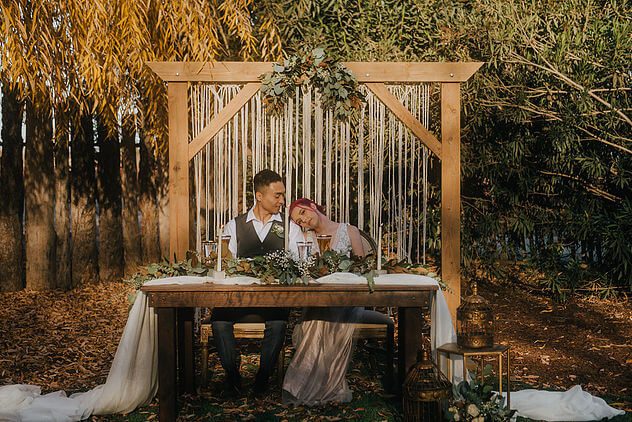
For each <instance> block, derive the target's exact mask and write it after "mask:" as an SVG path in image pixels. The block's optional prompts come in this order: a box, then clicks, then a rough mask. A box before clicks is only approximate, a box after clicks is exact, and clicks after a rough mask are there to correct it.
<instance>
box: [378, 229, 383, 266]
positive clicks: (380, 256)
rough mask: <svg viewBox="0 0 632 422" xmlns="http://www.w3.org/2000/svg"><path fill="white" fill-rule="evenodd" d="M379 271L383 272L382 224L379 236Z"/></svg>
mask: <svg viewBox="0 0 632 422" xmlns="http://www.w3.org/2000/svg"><path fill="white" fill-rule="evenodd" d="M377 270H378V271H381V270H382V225H381V224H380V233H379V234H378V236H377Z"/></svg>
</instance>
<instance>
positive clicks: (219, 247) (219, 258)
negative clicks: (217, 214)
mask: <svg viewBox="0 0 632 422" xmlns="http://www.w3.org/2000/svg"><path fill="white" fill-rule="evenodd" d="M223 231H224V226H222V227H220V228H219V236H218V237H217V272H220V271H222V234H223Z"/></svg>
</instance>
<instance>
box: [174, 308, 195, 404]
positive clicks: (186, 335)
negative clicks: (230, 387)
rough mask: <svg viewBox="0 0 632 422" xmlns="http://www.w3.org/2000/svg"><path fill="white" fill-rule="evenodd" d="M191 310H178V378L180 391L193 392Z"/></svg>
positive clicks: (193, 370)
mask: <svg viewBox="0 0 632 422" xmlns="http://www.w3.org/2000/svg"><path fill="white" fill-rule="evenodd" d="M193 315H194V309H193V308H178V377H179V387H180V389H181V391H184V392H186V393H194V392H195V356H194V354H193Z"/></svg>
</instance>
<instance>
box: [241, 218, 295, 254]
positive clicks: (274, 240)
mask: <svg viewBox="0 0 632 422" xmlns="http://www.w3.org/2000/svg"><path fill="white" fill-rule="evenodd" d="M246 218H248V214H247V213H245V214H241V215H238V216H237V217H235V225H236V226H237V257H238V258H253V257H255V256H263V255H265V254H267V253H270V252H274V251H278V250H280V249H283V236H282V235H281V236H279V235H278V234H277V232H278V233H281V234H282V233H283V222H279V221H273V222H272V227H271V228H270V231H269V232H268V235H267V236H266V238H265V239H263V242H261V240H259V236H258V235H257V232H256V231H255V228H254V226H253V224H252V220H251V221H249V222H247V223H246ZM281 219H283V217H281ZM275 226H276V227H275ZM279 229H280V230H279Z"/></svg>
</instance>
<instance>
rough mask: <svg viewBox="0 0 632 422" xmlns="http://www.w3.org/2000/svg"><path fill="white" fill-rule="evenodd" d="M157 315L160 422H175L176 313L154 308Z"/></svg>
mask: <svg viewBox="0 0 632 422" xmlns="http://www.w3.org/2000/svg"><path fill="white" fill-rule="evenodd" d="M156 314H157V315H158V404H159V417H158V419H160V421H161V422H169V421H175V420H176V396H177V387H176V375H177V374H176V311H175V309H174V308H156Z"/></svg>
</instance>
